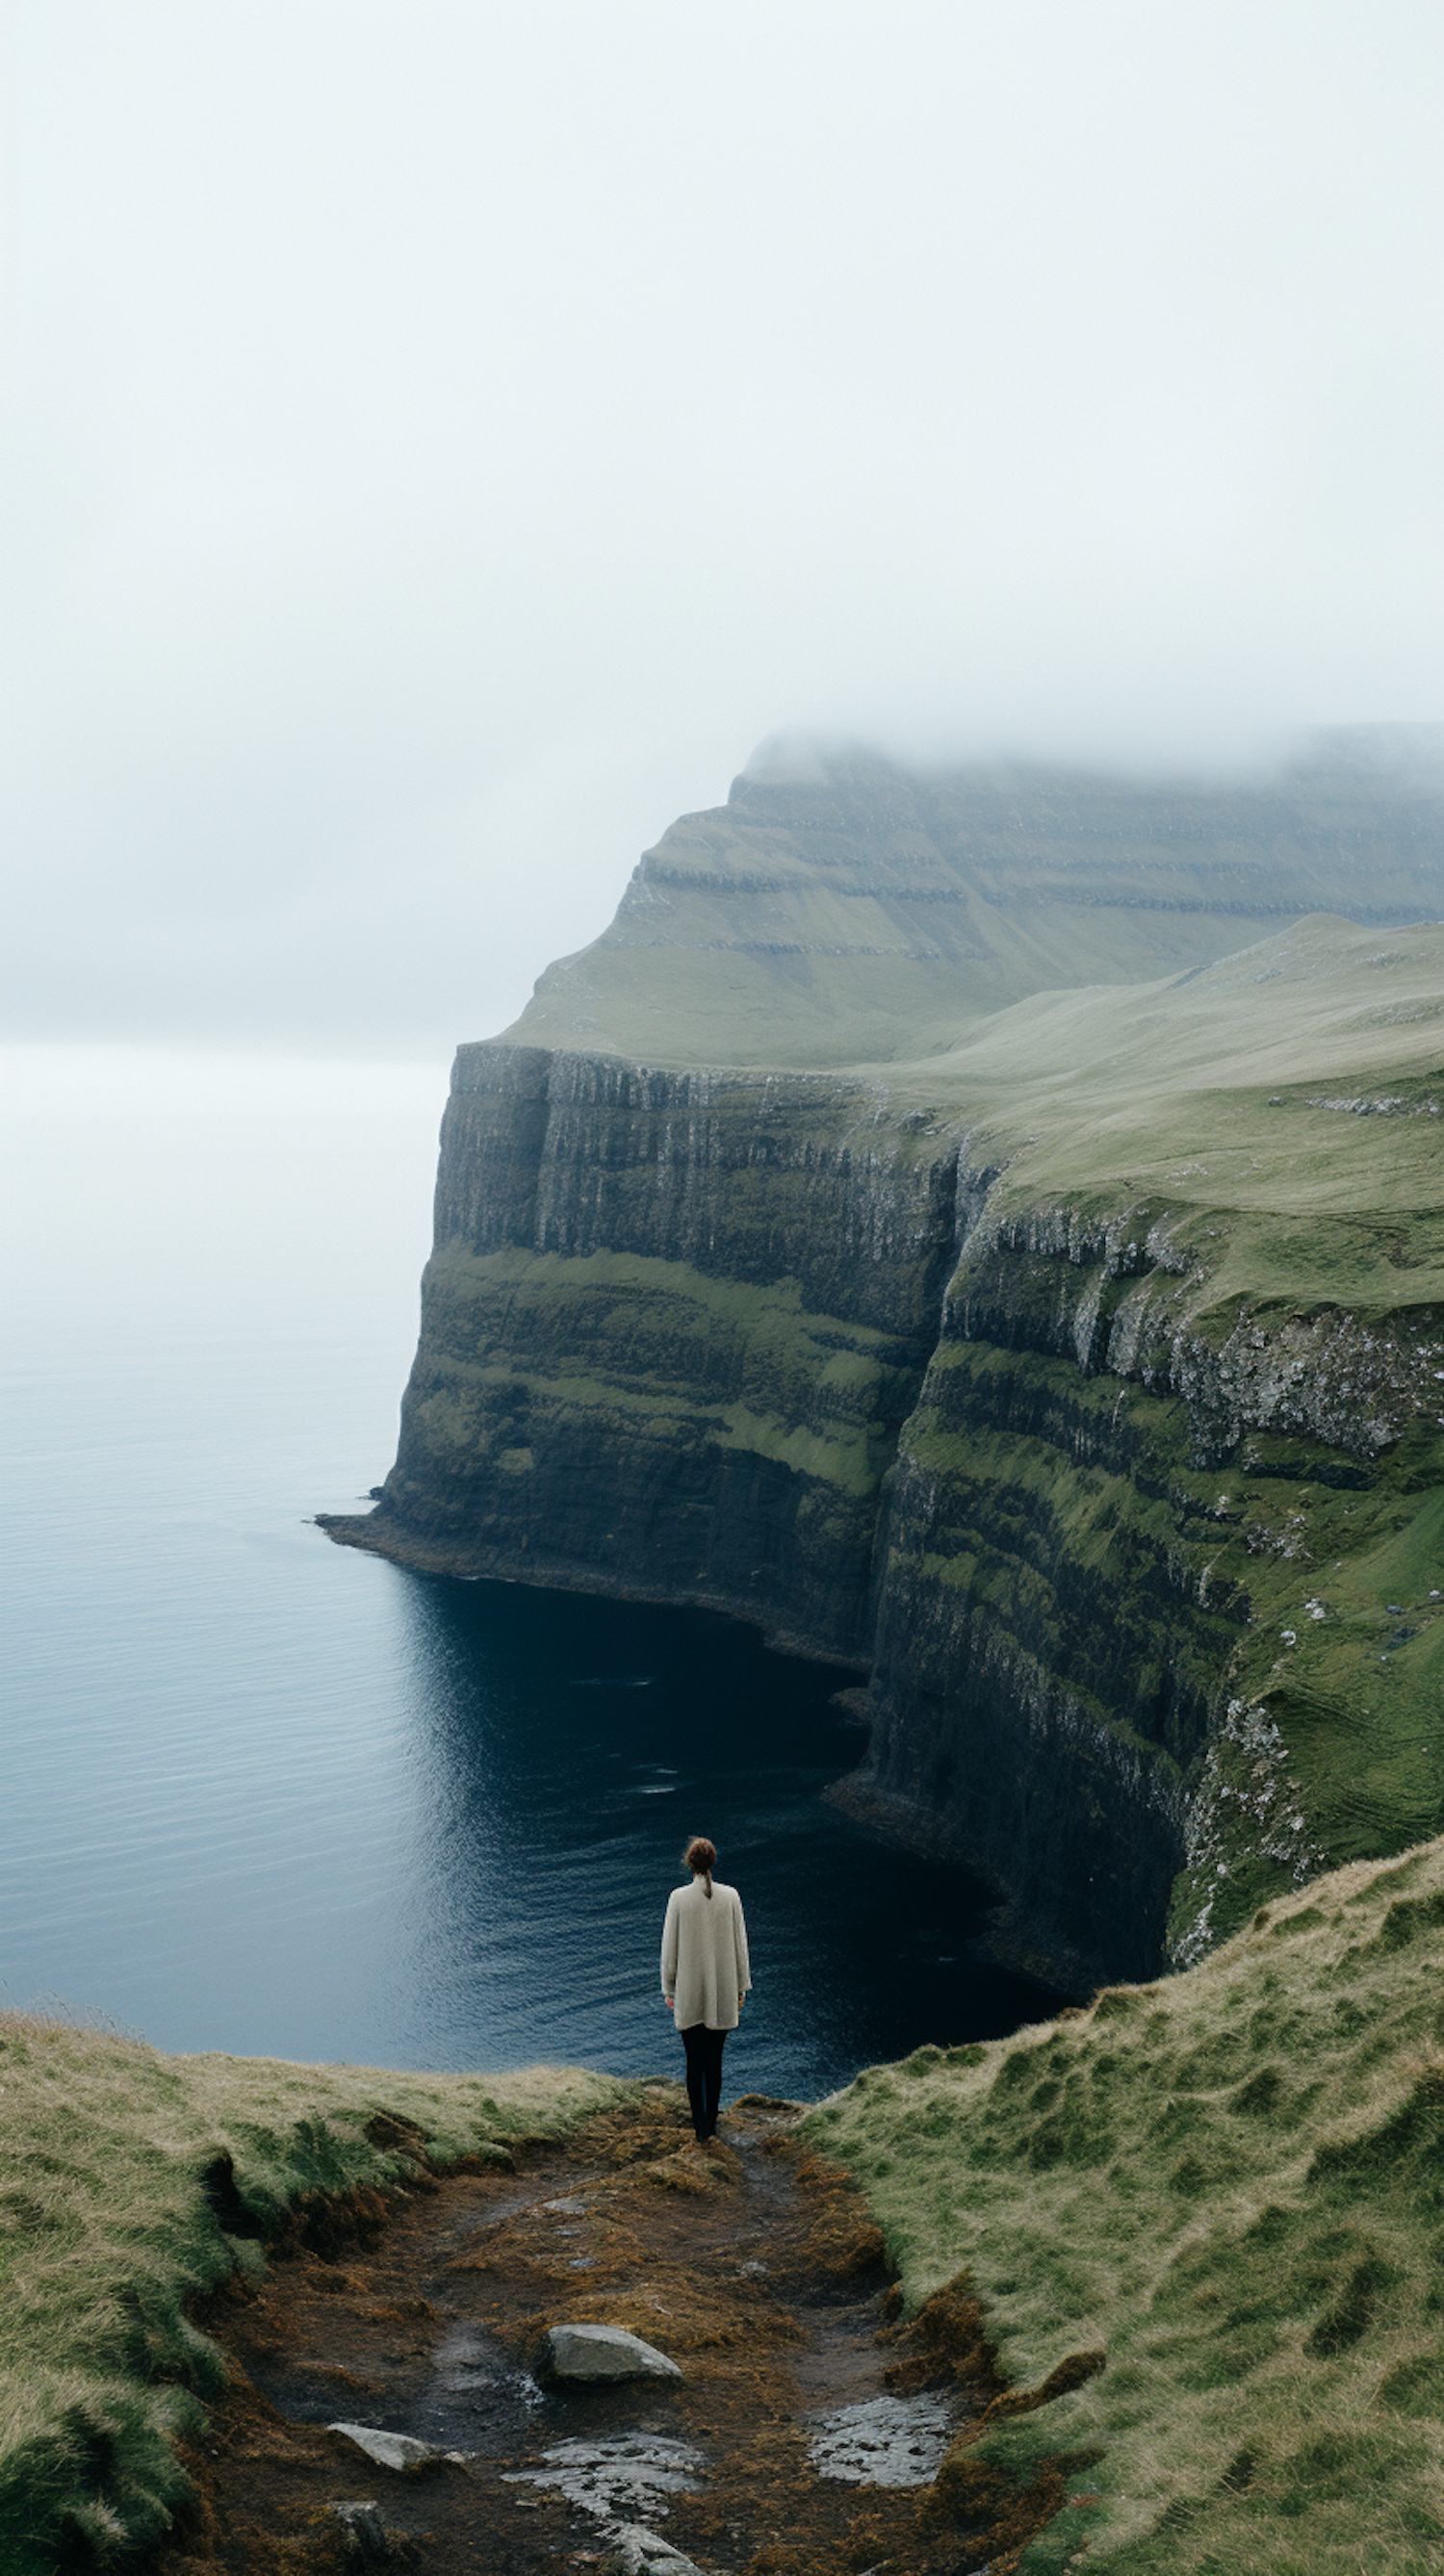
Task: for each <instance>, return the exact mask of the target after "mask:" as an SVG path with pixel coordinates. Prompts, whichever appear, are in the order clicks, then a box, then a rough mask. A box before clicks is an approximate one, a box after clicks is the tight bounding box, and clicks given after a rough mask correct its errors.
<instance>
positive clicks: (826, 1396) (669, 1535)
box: [367, 1046, 956, 1657]
mask: <svg viewBox="0 0 1444 2576" xmlns="http://www.w3.org/2000/svg"><path fill="white" fill-rule="evenodd" d="M955 1170H956V1154H955V1152H954V1151H953V1150H951V1149H950V1147H949V1145H948V1143H947V1140H946V1139H943V1138H940V1137H938V1136H936V1135H934V1136H929V1135H928V1134H927V1133H926V1122H924V1121H921V1120H920V1119H919V1118H918V1117H917V1116H916V1115H914V1116H913V1117H911V1118H905V1119H904V1120H903V1122H902V1123H901V1124H899V1123H898V1122H897V1121H896V1120H895V1119H893V1118H890V1117H889V1115H888V1109H887V1103H886V1100H885V1097H884V1096H883V1095H882V1094H880V1093H878V1092H876V1091H873V1090H870V1089H868V1088H865V1087H863V1086H860V1085H856V1084H851V1085H849V1084H845V1083H841V1082H834V1081H830V1080H826V1079H822V1080H811V1081H809V1080H808V1079H807V1078H805V1077H797V1076H786V1075H783V1076H771V1077H768V1076H750V1077H749V1076H745V1075H743V1076H733V1077H731V1078H726V1077H721V1076H715V1075H710V1074H698V1073H682V1074H677V1073H656V1072H647V1071H644V1070H642V1069H641V1068H639V1067H635V1066H630V1065H625V1064H620V1063H618V1062H617V1061H616V1060H615V1059H588V1058H585V1057H579V1056H569V1055H551V1054H549V1053H547V1052H546V1051H545V1050H543V1049H540V1048H520V1047H517V1048H513V1047H505V1046H478V1047H467V1048H464V1049H463V1050H462V1052H461V1054H460V1056H459V1058H458V1061H457V1068H456V1075H455V1082H454V1088H453V1091H452V1096H451V1101H450V1104H449V1106H448V1109H447V1113H446V1122H445V1127H444V1130H443V1138H442V1158H441V1174H440V1180H439V1183H438V1189H437V1203H436V1243H437V1248H436V1252H435V1255H434V1258H433V1260H432V1262H431V1264H430V1266H429V1268H428V1271H427V1274H426V1279H425V1283H424V1287H423V1323H422V1336H421V1346H420V1349H419V1352H418V1355H417V1361H416V1367H415V1370H414V1372H413V1375H412V1379H411V1384H410V1386H409V1388H408V1390H407V1394H406V1399H405V1405H404V1408H403V1417H402V1437H401V1446H400V1452H399V1455H398V1458H397V1462H396V1466H395V1468H394V1470H393V1472H392V1474H391V1476H390V1477H389V1478H388V1480H387V1484H386V1487H385V1492H384V1499H383V1502H382V1505H381V1509H380V1512H379V1513H378V1515H377V1517H376V1521H375V1523H374V1524H368V1525H367V1527H368V1529H369V1530H370V1532H371V1537H372V1543H375V1542H376V1541H379V1540H381V1539H382V1538H383V1537H385V1536H387V1535H388V1534H389V1535H391V1536H392V1537H394V1539H395V1540H396V1542H397V1543H398V1544H402V1543H404V1545H405V1548H406V1551H407V1552H408V1553H411V1554H413V1555H415V1554H416V1553H417V1552H418V1551H424V1554H425V1558H426V1561H428V1562H430V1563H433V1564H436V1565H445V1566H453V1567H457V1568H460V1569H464V1570H465V1571H468V1572H494V1573H506V1574H514V1573H524V1574H526V1575H527V1576H528V1577H529V1578H530V1579H532V1580H536V1581H547V1580H551V1581H556V1582H564V1583H568V1584H573V1585H592V1586H594V1587H596V1588H598V1589H602V1590H607V1591H627V1590H633V1591H640V1592H642V1593H645V1594H646V1595H648V1596H650V1597H653V1598H660V1597H666V1598H670V1599H684V1600H691V1601H699V1602H714V1603H718V1604H721V1605H723V1606H725V1607H727V1608H728V1609H737V1610H746V1611H748V1612H751V1613H752V1614H754V1615H756V1616H759V1617H763V1618H765V1619H766V1620H767V1621H768V1623H769V1625H770V1626H772V1627H773V1628H775V1629H777V1630H778V1631H780V1632H782V1633H785V1634H786V1635H788V1636H791V1637H793V1638H795V1639H797V1640H798V1641H799V1642H804V1643H806V1644H807V1645H808V1646H809V1647H812V1648H815V1649H820V1650H822V1651H824V1652H831V1653H836V1654H838V1655H841V1656H854V1657H860V1656H863V1655H865V1653H866V1651H867V1645H868V1637H869V1633H870V1630H869V1610H868V1590H869V1581H870V1573H871V1564H872V1554H873V1542H874V1535H875V1528H876V1518H877V1503H878V1493H879V1488H880V1486H881V1482H882V1478H883V1476H884V1473H885V1471H886V1469H887V1467H888V1465H889V1463H890V1461H891V1458H892V1455H893V1452H894V1449H895V1447H896V1443H897V1436H898V1432H899V1429H900V1428H901V1425H902V1423H903V1421H904V1420H905V1419H906V1417H907V1415H908V1413H909V1412H910V1411H911V1409H912V1406H913V1403H914V1401H915V1400H916V1396H917V1391H918V1387H919V1385H920V1384H921V1381H922V1374H923V1370H924V1368H925V1366H926V1364H927V1360H928V1357H929V1354H930V1352H931V1350H932V1348H933V1344H934V1342H935V1340H936V1336H937V1314H938V1306H939V1301H940V1298H941V1293H942V1289H943V1285H944V1282H945V1280H946V1278H947V1276H948V1273H949V1271H950V1269H951V1267H952V1259H953V1251H954V1233H955V1223H956V1214H955V1208H954V1179H955Z"/></svg>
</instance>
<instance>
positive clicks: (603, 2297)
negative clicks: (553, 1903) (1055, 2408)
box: [156, 2085, 1063, 2576]
mask: <svg viewBox="0 0 1444 2576" xmlns="http://www.w3.org/2000/svg"><path fill="white" fill-rule="evenodd" d="M685 2114H686V2105H685V2097H684V2096H683V2095H682V2093H681V2090H680V2087H674V2086H670V2085H666V2086H663V2085H658V2086H656V2087H654V2088H649V2089H648V2091H647V2092H646V2094H645V2095H643V2096H642V2097H641V2098H640V2099H634V2100H633V2101H632V2102H631V2103H629V2104H628V2105H627V2106H626V2107H625V2108H624V2109H621V2110H619V2111H614V2112H609V2113H606V2114H604V2115H602V2116H600V2117H598V2118H595V2119H593V2120H591V2121H589V2122H588V2123H586V2124H585V2126H583V2127H582V2128H580V2129H578V2130H576V2131H574V2132H573V2133H572V2134H571V2136H570V2137H569V2138H568V2139H567V2140H565V2141H564V2142H562V2143H555V2142H552V2143H543V2144H536V2145H533V2146H530V2147H518V2149H517V2151H516V2156H515V2160H514V2169H512V2170H505V2169H498V2168H497V2167H496V2166H494V2165H489V2166H487V2167H484V2168H482V2169H481V2170H475V2171H458V2170H456V2169H455V2168H453V2169H451V2170H449V2171H448V2172H446V2173H444V2174H438V2173H436V2172H434V2171H432V2170H431V2169H430V2168H429V2167H428V2165H427V2162H426V2158H425V2155H424V2150H423V2147H422V2142H421V2139H420V2136H419V2133H417V2132H415V2131H412V2130H408V2129H407V2127H406V2124H404V2123H402V2122H398V2121H389V2120H384V2119H383V2120H382V2121H381V2122H380V2123H378V2124H376V2126H377V2127H378V2129H380V2130H384V2131H385V2132H386V2133H387V2134H386V2135H385V2136H384V2137H381V2136H378V2143H380V2144H384V2145H386V2146H388V2147H390V2148H392V2149H393V2151H400V2152H403V2153H406V2154H407V2155H408V2159H409V2170H410V2172H411V2174H412V2177H413V2179H412V2181H411V2184H410V2185H409V2187H408V2188H407V2189H406V2190H405V2191H404V2192H399V2193H397V2194H395V2195H393V2196H391V2197H389V2198H388V2199H387V2200H385V2201H383V2200H382V2199H381V2198H380V2197H379V2196H378V2195H376V2194H372V2193H355V2194H352V2195H351V2197H350V2199H349V2201H348V2202H347V2203H346V2204H344V2205H343V2206H341V2207H339V2208H337V2207H336V2206H334V2205H331V2206H328V2207H324V2208H318V2209H315V2210H312V2211H310V2212H308V2213H306V2214H305V2216H304V2217H303V2219H302V2220H301V2222H300V2223H299V2224H298V2226H297V2228H296V2230H295V2231H294V2233H293V2236H292V2238H291V2239H290V2241H289V2242H286V2243H283V2244H281V2245H276V2246H272V2247H271V2248H270V2251H269V2257H268V2261H267V2265H266V2270H265V2275H264V2277H263V2278H262V2279H261V2280H260V2281H259V2282H256V2283H252V2282H248V2281H246V2280H245V2279H243V2278H242V2277H240V2276H238V2277H237V2279H236V2281H235V2282H234V2283H233V2284H232V2286H231V2287H230V2289H229V2290H228V2291H226V2292H225V2293H223V2294H222V2295H221V2297H220V2298H218V2299H217V2300H215V2301H213V2302H212V2303H211V2304H210V2306H209V2307H208V2309H207V2312H206V2314H205V2317H204V2323H205V2326H206V2329H207V2331H208V2332H209V2333H210V2334H211V2335H212V2336H213V2337H214V2338H215V2339H216V2340H217V2341H218V2342H219V2343H220V2345H221V2347H222V2349H223V2351H224V2353H225V2357H226V2363H227V2369H228V2374H229V2387H228V2389H227V2392H226V2394H225V2395H224V2396H223V2397H222V2398H221V2399H220V2400H219V2401H217V2403H216V2404H215V2405H214V2407H213V2408H212V2411H211V2420H210V2426H209V2430H208V2432H207V2434H206V2436H205V2439H204V2441H203V2443H201V2444H199V2445H198V2446H197V2447H196V2449H195V2450H194V2451H193V2452H191V2453H189V2454H188V2455H187V2465H188V2466H189V2467H190V2469H191V2471H192V2474H193V2476H194V2479H195V2483H196V2490H197V2502H196V2505H195V2508H194V2510H193V2512H192V2514H191V2516H190V2519H189V2523H188V2525H187V2527H186V2528H185V2529H184V2531H182V2532H181V2533H179V2534H178V2535H177V2537H176V2538H175V2540H174V2541H172V2542H171V2543H170V2544H168V2545H167V2547H166V2548H165V2550H164V2551H163V2552H162V2553H161V2555H160V2557H159V2559H158V2560H157V2562H156V2567H157V2576H223V2571H224V2576H324V2571H329V2570H332V2569H340V2568H342V2567H347V2568H352V2569H357V2568H364V2567H368V2566H376V2567H381V2566H391V2567H395V2568H397V2569H400V2568H406V2567H409V2568H414V2569H415V2570H417V2571H418V2576H460V2571H462V2570H465V2571H467V2576H476V2571H484V2576H538V2571H543V2570H545V2571H548V2576H556V2571H558V2570H561V2569H578V2570H586V2571H593V2570H594V2571H596V2576H611V2571H616V2576H690V2571H692V2570H694V2569H695V2570H701V2571H704V2576H823V2571H826V2576H836V2571H840V2570H854V2571H858V2576H861V2571H863V2570H871V2569H878V2570H883V2569H886V2570H887V2571H888V2576H965V2571H974V2570H981V2569H983V2568H991V2569H992V2570H993V2571H994V2576H1005V2572H1006V2570H1008V2569H1009V2568H1011V2567H1012V2566H1013V2565H1014V2564H1015V2561H1016V2557H1017V2554H1018V2552H1019V2550H1020V2549H1021V2547H1022V2546H1023V2545H1024V2543H1025V2542H1026V2540H1027V2539H1028V2537H1029V2536H1030V2535H1031V2534H1032V2533H1033V2532H1034V2531H1036V2530H1037V2528H1038V2527H1039V2525H1040V2524H1041V2523H1042V2522H1043V2521H1045V2520H1046V2519H1047V2518H1048V2515H1049V2514H1050V2513H1051V2512H1052V2511H1053V2510H1054V2509H1055V2508H1056V2506H1057V2504H1058V2502H1059V2501H1060V2500H1061V2494H1062V2485H1063V2481H1062V2477H1061V2475H1057V2476H1055V2475H1053V2474H1051V2473H1045V2475H1044V2476H1043V2477H1042V2479H1041V2480H1040V2482H1039V2484H1038V2485H1037V2486H1036V2487H1035V2488H1034V2489H1032V2490H1031V2491H1030V2492H1029V2493H1028V2494H1026V2495H1020V2494H1019V2493H1018V2492H1017V2491H1016V2490H1015V2489H1012V2488H1005V2487H1004V2486H1003V2484H1002V2482H1001V2481H1000V2480H999V2479H998V2478H997V2477H996V2476H995V2475H994V2474H993V2473H992V2472H990V2471H988V2470H987V2469H985V2468H984V2467H983V2465H982V2464H981V2463H978V2462H973V2461H971V2460H970V2458H969V2436H970V2434H971V2432H972V2430H973V2429H975V2428H976V2426H977V2424H978V2423H979V2421H980V2419H981V2417H982V2416H983V2414H984V2413H985V2411H986V2410H987V2409H988V2408H989V2406H993V2407H994V2409H995V2411H998V2410H1000V2409H1001V2410H1006V2409H1008V2408H1009V2406H1010V2401H1009V2399H1008V2398H1007V2397H1006V2396H1005V2395H1004V2394H1002V2392H1001V2384H1000V2382H999V2380H998V2379H997V2377H996V2375H995V2372H994V2368H993V2363H992V2357H991V2355H990V2353H989V2351H988V2348H987V2345H986V2343H985V2341H984V2340H983V2338H982V2336H981V2331H980V2326H979V2320H978V2317H977V2312H976V2310H975V2309H974V2308H972V2306H971V2304H970V2303H969V2302H968V2301H967V2300H966V2299H964V2298H962V2297H960V2296H957V2295H955V2294H954V2293H951V2292H947V2291H944V2292H942V2293H940V2294H939V2297H938V2298H937V2299H935V2300H933V2301H930V2302H929V2304H928V2306H927V2307H926V2308H924V2309H923V2311H922V2312H921V2314H920V2315H919V2316H918V2317H917V2318H916V2319H914V2320H913V2321H912V2322H911V2323H910V2324H907V2325H904V2324H903V2323H902V2322H901V2321H900V2300H899V2297H898V2294H897V2292H896V2290H895V2289H894V2288H893V2287H892V2286H891V2284H890V2281H889V2277H888V2273H887V2270H886V2266H885V2264H884V2260H883V2248H882V2242H881V2239H880V2237H879V2235H878V2232H877V2230H876V2228H875V2227H874V2226H873V2224H872V2222H871V2221H870V2219H869V2218H868V2215H867V2212H866V2208H865V2205H864V2203H863V2201H862V2199H861V2197H860V2196H859V2194H858V2193H857V2192H856V2190H855V2189H854V2188H853V2186H852V2185H851V2183H850V2182H849V2181H848V2180H847V2179H846V2177H845V2176H844V2175H842V2174H841V2173H839V2172H838V2171H836V2169H834V2168H831V2167H829V2166H827V2165H825V2164H823V2163H822V2162H821V2161H819V2160H818V2159H817V2158H815V2157H813V2156H811V2155H810V2154H809V2153H808V2152H807V2151H806V2149H805V2148H803V2147H802V2146H801V2145H800V2143H799V2142H798V2141H796V2140H795V2139H794V2138H793V2137H792V2135H791V2134H790V2132H791V2127H792V2121H793V2118H794V2106H791V2105H788V2104H781V2103H773V2102H770V2101H767V2100H764V2099H762V2098H761V2097H759V2096H750V2097H744V2099H743V2100H742V2101H741V2102H739V2103H737V2104H736V2105H735V2106H734V2107H733V2108H732V2109H731V2110H730V2111H729V2112H727V2113H726V2114H724V2118H723V2124H722V2133H721V2135H720V2137H719V2138H718V2139H717V2140H716V2141H714V2142H713V2143H712V2144H711V2145H710V2146H709V2147H707V2148H699V2147H698V2146H697V2145H696V2144H695V2142H694V2141H693V2140H692V2138H691V2133H690V2130H689V2129H688V2128H687V2126H686V2116H685ZM563 2324H572V2325H593V2326H597V2325H601V2326H607V2327H614V2328H615V2327H620V2328H623V2329H625V2330H627V2331H628V2332H630V2333H631V2334H633V2335H636V2336H640V2337H641V2338H642V2339H643V2341H644V2342H645V2343H647V2344H648V2345H650V2346H652V2347H654V2348H656V2349H657V2350H659V2351H660V2352H661V2353H663V2354H665V2355H666V2356H668V2357H669V2358H670V2360H672V2361H673V2362H675V2363H676V2364H677V2365H678V2367H679V2369H680V2372H681V2374H682V2375H681V2377H680V2378H668V2379H666V2380H659V2379H629V2380H624V2381H621V2382H618V2383H615V2384H597V2383H586V2384H579V2383H575V2382H563V2383H557V2384H549V2385H547V2386H545V2387H543V2386H542V2385H540V2384H539V2382H538V2379H537V2377H536V2376H534V2375H533V2374H534V2367H535V2365H536V2362H537V2357H538V2353H539V2351H540V2350H541V2349H542V2338H543V2336H544V2334H545V2333H546V2331H547V2329H548V2328H551V2327H556V2326H559V2325H563ZM1016 2402H1017V2401H1016V2400H1014V2401H1011V2403H1016ZM340 2423H344V2424H347V2425H350V2426H352V2427H359V2428H362V2429H363V2430H365V2429H366V2428H376V2429H379V2430H381V2431H384V2432H389V2433H399V2434H403V2435H406V2436H409V2437H411V2439H412V2440H413V2441H415V2442H417V2443H419V2444H422V2445H425V2446H426V2448H427V2451H428V2452H429V2453H430V2454H431V2456H430V2457H428V2458H426V2459H425V2460H424V2461H421V2462H419V2463H417V2464H415V2465H409V2466H405V2467H391V2466H385V2465H380V2464H378V2463H377V2462H376V2461H375V2460H374V2459H373V2458H372V2457H370V2456H368V2454H367V2451H366V2450H365V2449H364V2448H363V2447H360V2446H359V2445H358V2444H357V2442H356V2441H355V2440H354V2438H353V2437H352V2436H351V2435H349V2434H347V2433H342V2432H339V2431H337V2430H334V2429H331V2428H334V2427H335V2426H336V2425H337V2424H340ZM338 2506H340V2507H343V2508H345V2511H344V2512H338V2511H337V2507H338Z"/></svg>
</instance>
